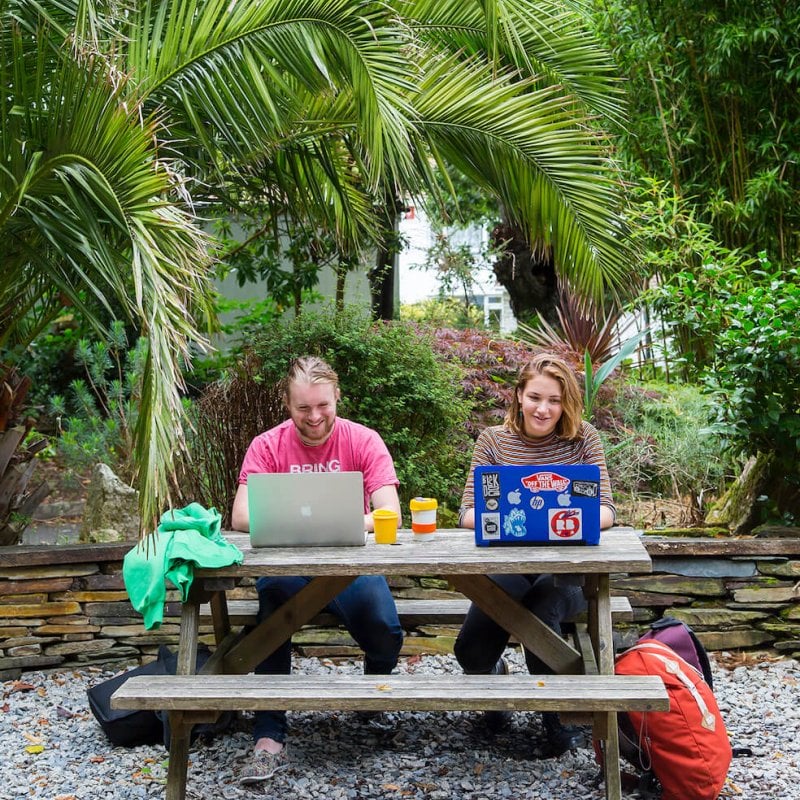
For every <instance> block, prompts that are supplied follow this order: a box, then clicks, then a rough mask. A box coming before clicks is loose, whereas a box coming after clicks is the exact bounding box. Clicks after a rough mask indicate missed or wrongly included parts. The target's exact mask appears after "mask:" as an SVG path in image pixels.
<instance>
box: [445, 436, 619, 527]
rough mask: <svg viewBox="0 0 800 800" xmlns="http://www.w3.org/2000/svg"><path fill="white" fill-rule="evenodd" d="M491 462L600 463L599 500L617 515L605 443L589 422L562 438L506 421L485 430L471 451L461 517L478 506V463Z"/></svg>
mask: <svg viewBox="0 0 800 800" xmlns="http://www.w3.org/2000/svg"><path fill="white" fill-rule="evenodd" d="M491 464H502V465H506V464H514V465H516V464H519V465H522V466H524V465H527V464H597V466H598V467H600V503H601V505H604V506H608V507H609V508H610V509H611V511H612V512H613V514H614V517H615V518H616V516H617V510H616V508H615V507H614V501H613V500H612V498H611V482H610V481H609V479H608V469H607V468H606V457H605V453H604V452H603V444H602V442H601V441H600V436H599V435H598V433H597V430H596V429H595V428H594V426H592V425H590V424H589V423H588V422H582V423H581V427H580V430H579V431H578V436H577V438H575V439H562V438H561V437H560V436H558V434H556V433H555V432H554V433H551V434H550V435H549V436H545V437H543V438H541V439H528V438H527V437H523V436H520V435H518V434H516V433H514V431H512V430H509V429H508V428H506V427H505V426H503V425H494V426H492V427H490V428H486V429H485V430H483V431H482V432H481V434H480V435H479V436H478V440H477V442H475V449H474V450H473V451H472V462H471V464H470V466H469V474H468V475H467V483H466V485H465V486H464V494H463V495H462V496H461V510H460V515H459V516H460V518H461V519H463V517H464V512H465V511H466V510H467V509H469V508H474V507H475V487H474V483H473V475H474V470H475V467H477V466H480V465H491Z"/></svg>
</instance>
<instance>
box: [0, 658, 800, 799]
mask: <svg viewBox="0 0 800 800" xmlns="http://www.w3.org/2000/svg"><path fill="white" fill-rule="evenodd" d="M510 661H511V663H512V669H514V670H515V671H519V670H522V669H523V664H522V660H521V658H520V656H519V654H518V652H510ZM737 661H738V665H737ZM295 668H296V669H299V670H303V671H307V672H321V671H326V670H329V671H336V670H339V671H349V670H360V669H361V666H360V664H359V663H352V662H340V663H336V664H334V663H332V662H329V661H318V660H315V659H298V660H297V662H296V665H295ZM399 669H400V670H402V671H408V672H431V673H433V672H458V671H459V670H458V667H457V665H456V664H455V661H454V660H453V659H452V658H451V657H439V656H425V657H423V658H421V659H420V658H416V659H409V660H407V661H404V662H403V663H402V664H401V666H400V667H399ZM714 670H715V692H716V695H717V699H718V702H719V705H720V709H721V711H722V714H723V717H724V719H725V722H726V725H727V727H728V730H729V733H730V736H731V740H732V742H733V744H734V745H735V746H740V747H749V748H751V750H752V751H753V756H752V757H747V758H738V759H734V761H733V764H732V766H731V769H730V772H729V777H728V782H727V785H726V787H725V789H724V792H723V794H722V797H724V798H741V800H777V799H778V798H781V799H784V798H785V799H786V800H800V689H799V688H798V681H800V664H798V662H797V661H794V660H780V661H778V660H775V659H769V658H766V657H763V656H762V657H761V658H760V659H757V658H755V657H753V656H749V657H738V659H737V657H736V656H732V655H728V654H719V655H718V658H717V659H716V661H715V664H714ZM111 675H112V673H111V672H110V671H104V670H102V669H99V668H96V667H91V668H86V669H83V670H80V671H69V672H47V673H44V672H34V673H28V674H26V675H24V676H23V678H22V680H20V681H9V682H7V683H4V684H3V700H2V705H0V754H2V757H1V758H0V800H22V798H47V800H112V798H113V799H114V800H116V799H117V798H120V800H121V799H122V798H125V800H128V799H129V798H149V797H163V793H164V783H165V781H166V766H167V753H166V751H165V750H164V748H163V747H160V746H154V747H138V748H134V749H124V748H115V747H112V746H111V745H110V744H109V742H108V740H107V739H106V738H105V736H104V734H103V732H102V730H101V729H100V727H99V725H98V724H97V723H96V721H95V720H94V717H93V716H92V714H91V712H90V711H89V709H88V705H87V703H86V689H87V688H88V687H89V686H91V685H93V684H95V683H98V682H101V681H103V680H105V679H107V678H109V677H111ZM538 720H539V718H538V715H536V714H530V715H528V714H516V715H515V717H514V721H513V723H512V726H511V727H510V728H509V729H508V730H507V731H505V732H503V733H501V734H498V735H497V736H496V737H495V738H494V739H492V740H491V741H486V740H484V739H483V738H482V735H481V731H480V726H479V725H478V724H477V715H475V714H464V713H448V714H440V713H407V714H392V715H386V717H385V719H384V720H383V723H384V724H383V725H382V726H381V727H378V726H376V725H370V724H367V723H364V722H362V721H361V720H360V719H359V718H358V717H357V716H356V715H354V714H345V713H342V714H317V713H296V714H292V715H291V732H290V739H289V747H290V751H289V752H290V755H291V766H290V768H289V769H287V770H285V771H283V772H281V773H278V774H277V775H276V776H275V778H274V779H273V781H272V782H270V784H269V785H268V786H266V787H262V788H261V789H260V790H259V792H253V791H251V790H244V789H240V788H239V787H238V785H237V783H236V774H237V772H238V769H239V767H240V766H241V764H242V763H243V761H244V760H245V759H246V758H247V756H248V754H249V752H250V747H251V738H250V733H249V730H250V720H249V719H248V718H247V715H244V716H243V717H240V718H239V719H237V720H236V722H235V723H234V726H233V728H232V729H231V730H229V731H228V732H227V733H225V734H224V735H222V736H220V737H218V738H217V739H216V740H214V741H213V742H211V743H210V744H200V743H198V744H196V745H195V746H194V747H193V750H192V757H191V764H190V767H189V781H188V790H187V797H188V798H205V799H206V800H210V799H211V798H245V800H246V798H252V797H254V796H255V797H269V798H298V799H305V798H325V800H351V799H353V798H397V800H405V799H406V798H426V800H445V799H448V800H449V798H459V799H460V800H505V798H514V800H538V799H541V800H572V799H573V798H588V800H594V799H595V798H596V799H597V800H601V799H602V798H603V797H604V792H603V790H602V786H601V784H600V783H599V772H598V768H597V766H596V764H595V762H594V755H593V751H592V750H591V749H582V750H578V751H577V752H576V753H574V754H567V755H564V756H562V757H561V758H558V759H546V760H542V759H537V758H535V749H536V740H537V738H538V736H539V735H540V726H539V721H538ZM628 797H630V798H635V797H636V795H635V794H631V795H628ZM687 800H688V798H687Z"/></svg>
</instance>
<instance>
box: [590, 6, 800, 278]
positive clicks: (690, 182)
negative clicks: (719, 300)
mask: <svg viewBox="0 0 800 800" xmlns="http://www.w3.org/2000/svg"><path fill="white" fill-rule="evenodd" d="M594 7H595V10H596V13H595V20H596V26H597V29H598V31H599V32H600V35H601V37H602V38H603V39H604V41H605V42H606V44H607V46H608V47H609V48H610V49H611V51H612V53H613V55H614V57H615V60H616V61H617V63H618V64H619V66H620V69H621V71H622V73H623V75H624V76H625V77H626V79H627V81H626V86H627V89H628V98H629V104H630V114H629V117H628V122H627V124H626V126H625V130H624V131H623V132H622V136H621V142H620V154H621V156H622V158H623V159H624V160H626V161H627V162H628V165H629V168H630V169H631V171H632V173H633V174H634V175H652V176H656V177H657V178H659V179H661V180H663V181H665V182H669V183H670V184H671V185H672V187H673V188H674V190H675V192H676V194H678V195H681V196H683V197H685V198H692V200H693V202H695V203H696V204H697V208H698V210H699V213H700V217H701V219H702V220H703V221H705V222H708V223H711V224H712V225H713V230H714V238H715V239H716V240H718V241H719V242H721V243H723V244H724V245H725V246H726V247H728V248H730V249H737V248H739V249H745V250H747V251H748V252H749V253H750V254H751V255H755V254H756V253H757V252H758V251H759V250H761V249H766V250H767V251H768V252H769V253H770V255H771V257H773V258H774V259H776V260H778V261H779V262H780V263H784V264H788V263H791V262H792V261H793V259H794V258H795V257H796V256H797V255H798V254H800V235H798V231H800V161H798V158H797V154H798V152H800V104H798V102H797V86H798V76H799V75H800V66H799V65H800V6H798V4H797V3H754V2H751V0H709V1H708V2H704V3H695V2H691V0H660V2H657V3H654V2H652V1H651V0H602V1H601V0H596V1H595V3H594Z"/></svg>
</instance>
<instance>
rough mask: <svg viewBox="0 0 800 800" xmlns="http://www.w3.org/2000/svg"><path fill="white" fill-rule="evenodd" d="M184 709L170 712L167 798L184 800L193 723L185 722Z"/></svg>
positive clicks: (169, 799)
mask: <svg viewBox="0 0 800 800" xmlns="http://www.w3.org/2000/svg"><path fill="white" fill-rule="evenodd" d="M183 717H184V715H183V712H182V711H170V712H169V731H170V739H169V770H168V772H167V790H166V793H165V800H184V799H185V797H186V774H187V772H188V770H189V739H190V736H191V731H192V725H191V723H186V722H184V718H183Z"/></svg>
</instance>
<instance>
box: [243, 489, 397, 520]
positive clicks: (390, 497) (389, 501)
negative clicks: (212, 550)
mask: <svg viewBox="0 0 800 800" xmlns="http://www.w3.org/2000/svg"><path fill="white" fill-rule="evenodd" d="M369 501H370V505H371V506H372V507H373V508H390V509H391V510H392V511H396V512H397V513H398V515H399V518H400V519H402V518H403V512H402V511H401V510H400V498H399V497H398V495H397V487H396V486H394V485H393V484H390V485H389V486H381V487H380V489H376V490H375V491H374V492H373V493H372V494H371V495H370V498H369ZM234 507H235V506H234ZM364 530H365V531H374V530H375V520H374V519H373V518H372V514H365V515H364Z"/></svg>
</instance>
